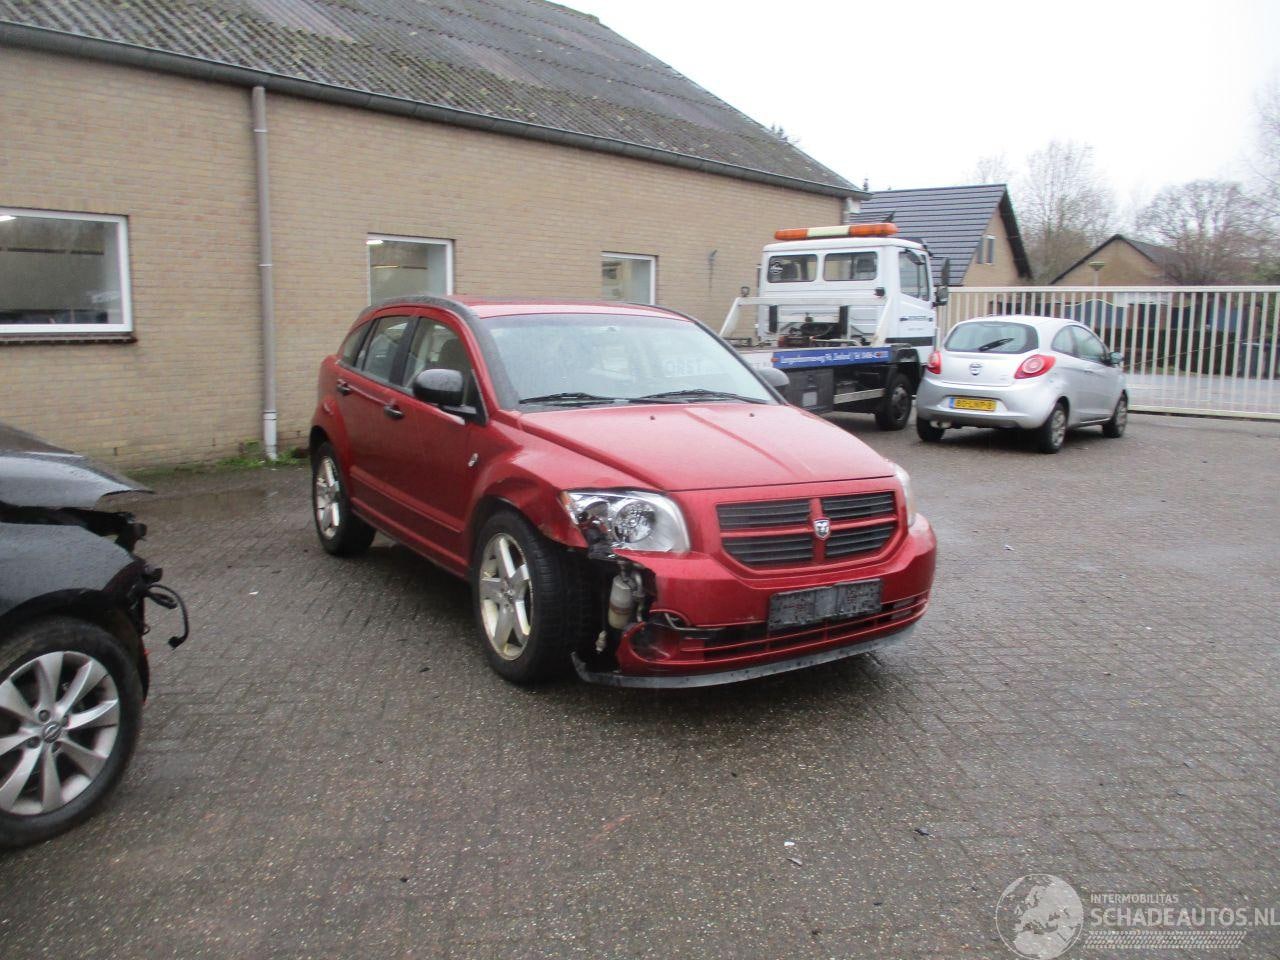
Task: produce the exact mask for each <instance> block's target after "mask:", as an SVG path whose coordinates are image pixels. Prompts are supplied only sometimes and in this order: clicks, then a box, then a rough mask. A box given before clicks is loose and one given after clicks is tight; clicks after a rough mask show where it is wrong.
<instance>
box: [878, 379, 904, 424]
mask: <svg viewBox="0 0 1280 960" xmlns="http://www.w3.org/2000/svg"><path fill="white" fill-rule="evenodd" d="M910 419H911V381H910V380H908V379H907V378H906V377H904V376H903V375H902V374H900V373H895V374H894V375H893V376H892V377H890V378H889V383H888V385H887V386H886V387H885V390H884V399H883V400H881V401H880V406H879V407H878V408H877V409H876V426H877V427H879V428H880V429H881V430H901V429H902V428H903V427H905V426H906V425H907V421H908V420H910Z"/></svg>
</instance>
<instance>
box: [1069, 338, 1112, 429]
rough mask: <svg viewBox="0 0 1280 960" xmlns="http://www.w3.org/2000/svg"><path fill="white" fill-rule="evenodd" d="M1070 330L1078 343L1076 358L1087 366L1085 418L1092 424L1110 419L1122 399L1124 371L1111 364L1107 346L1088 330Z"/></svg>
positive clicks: (1082, 378) (1085, 371)
mask: <svg viewBox="0 0 1280 960" xmlns="http://www.w3.org/2000/svg"><path fill="white" fill-rule="evenodd" d="M1070 329H1071V335H1072V337H1073V338H1074V339H1075V343H1076V356H1077V357H1079V358H1080V361H1081V363H1082V364H1083V376H1082V377H1081V382H1082V385H1083V391H1084V400H1085V404H1086V411H1087V412H1086V413H1085V416H1086V417H1087V418H1088V419H1090V420H1101V419H1106V418H1108V417H1110V416H1111V413H1112V411H1113V410H1115V406H1116V402H1117V401H1118V400H1119V399H1120V371H1119V369H1118V368H1116V367H1114V366H1112V365H1111V363H1109V362H1108V361H1109V360H1110V357H1111V354H1110V352H1109V351H1108V350H1107V346H1106V344H1104V343H1103V342H1102V341H1101V340H1099V339H1098V338H1097V337H1096V336H1094V335H1093V334H1092V333H1091V332H1089V331H1088V330H1086V329H1085V328H1084V327H1071V328H1070Z"/></svg>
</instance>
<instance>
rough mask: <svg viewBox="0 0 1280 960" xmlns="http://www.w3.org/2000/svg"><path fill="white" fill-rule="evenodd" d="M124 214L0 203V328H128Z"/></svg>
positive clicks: (71, 331)
mask: <svg viewBox="0 0 1280 960" xmlns="http://www.w3.org/2000/svg"><path fill="white" fill-rule="evenodd" d="M128 248H129V239H128V233H127V230H126V226H125V218H124V217H111V216H102V215H98V214H87V213H83V214H82V213H51V212H48V211H44V210H18V209H6V208H3V207H0V334H4V333H17V334H33V333H35V334H45V335H47V334H56V335H62V334H74V335H77V336H83V335H85V334H103V333H106V334H111V333H129V332H131V331H132V330H133V313H132V310H131V307H130V300H129V254H128Z"/></svg>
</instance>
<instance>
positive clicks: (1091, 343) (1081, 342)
mask: <svg viewBox="0 0 1280 960" xmlns="http://www.w3.org/2000/svg"><path fill="white" fill-rule="evenodd" d="M1069 329H1070V330H1071V335H1072V336H1073V337H1075V341H1076V356H1078V357H1080V358H1081V359H1083V360H1092V361H1093V362H1094V363H1103V362H1105V360H1106V357H1107V348H1106V347H1105V346H1103V344H1102V341H1101V340H1099V339H1098V338H1097V337H1095V336H1094V335H1093V334H1092V333H1090V332H1089V331H1088V330H1086V329H1085V328H1084V327H1071V328H1069Z"/></svg>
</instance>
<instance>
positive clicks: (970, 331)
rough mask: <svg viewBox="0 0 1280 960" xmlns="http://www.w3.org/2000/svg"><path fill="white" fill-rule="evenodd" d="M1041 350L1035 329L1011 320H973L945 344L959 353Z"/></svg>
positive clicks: (961, 327) (966, 323)
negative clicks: (1038, 348)
mask: <svg viewBox="0 0 1280 960" xmlns="http://www.w3.org/2000/svg"><path fill="white" fill-rule="evenodd" d="M1039 346H1040V338H1039V337H1038V336H1037V335H1036V330H1035V327H1030V326H1028V325H1027V324H1025V323H1014V322H1012V321H1010V320H970V321H967V322H965V323H960V324H957V325H956V326H955V327H954V328H953V329H952V331H951V335H950V336H948V337H947V342H946V349H947V350H953V351H955V352H956V353H1026V352H1028V351H1029V350H1035V349H1036V348H1037V347H1039ZM1054 349H1055V350H1056V349H1057V347H1055V348H1054Z"/></svg>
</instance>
